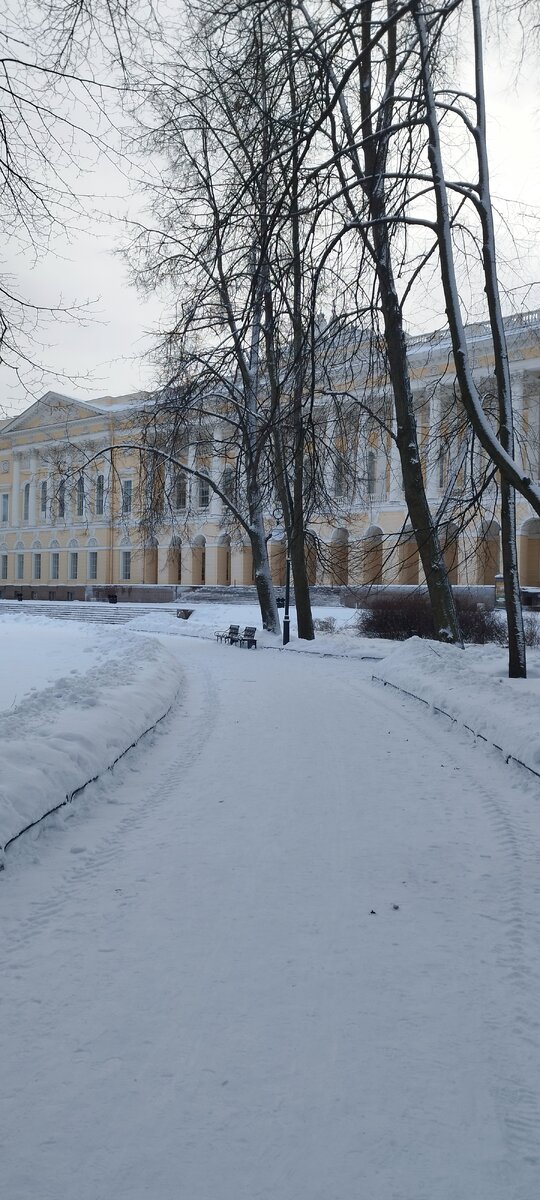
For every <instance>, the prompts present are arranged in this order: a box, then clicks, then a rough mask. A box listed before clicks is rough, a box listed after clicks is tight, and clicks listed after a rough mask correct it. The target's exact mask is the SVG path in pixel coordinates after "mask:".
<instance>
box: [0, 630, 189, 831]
mask: <svg viewBox="0 0 540 1200" xmlns="http://www.w3.org/2000/svg"><path fill="white" fill-rule="evenodd" d="M38 624H39V628H37V626H36V622H35V621H34V620H33V619H32V618H28V617H23V616H21V617H3V618H2V619H1V620H0V647H1V648H2V654H3V655H4V648H5V649H6V658H7V657H9V660H10V661H11V662H15V661H16V662H17V671H16V673H15V672H14V675H15V684H13V683H12V685H11V686H12V687H13V688H14V693H15V694H16V695H17V699H16V700H14V701H13V703H12V705H11V707H10V708H7V709H6V708H4V711H3V712H0V741H1V744H2V776H1V781H0V853H1V850H2V848H3V847H4V846H5V845H6V843H7V842H8V841H10V839H11V838H13V837H14V836H15V835H16V834H17V833H20V831H21V830H22V829H24V828H25V827H26V826H27V825H29V824H31V823H32V822H33V821H36V820H38V819H39V818H40V817H42V816H43V815H44V814H45V813H46V812H48V811H49V810H50V809H51V808H54V807H55V806H56V805H58V804H60V803H61V802H62V801H63V800H64V799H65V798H66V796H69V795H71V794H72V793H73V792H74V791H76V790H77V788H80V787H82V786H83V784H85V783H87V782H88V780H89V779H92V778H93V777H95V776H97V775H99V774H101V773H102V772H103V771H105V770H106V769H107V767H109V766H111V764H112V763H113V762H114V761H115V759H116V758H118V756H119V755H120V754H122V753H123V751H125V750H126V749H127V748H128V746H130V745H132V743H133V742H135V741H137V739H138V738H139V737H140V736H141V734H142V733H144V732H145V730H146V729H148V728H150V727H151V726H152V725H154V724H155V722H156V721H158V720H159V718H160V717H162V716H163V715H164V713H165V712H166V711H167V709H168V708H169V706H170V704H171V702H172V699H173V697H174V695H175V693H176V691H177V690H178V686H179V668H178V664H177V662H176V660H175V659H174V658H171V654H170V652H169V651H168V650H166V649H165V647H164V646H163V645H162V644H161V643H160V642H158V641H157V640H156V639H151V638H141V637H140V636H138V635H136V634H133V633H130V632H129V631H127V630H125V629H119V628H114V629H107V630H102V629H99V628H98V629H96V627H95V626H89V627H82V626H77V627H76V628H75V629H74V628H73V624H72V623H69V624H68V623H67V622H65V623H64V622H58V621H54V622H53V621H43V622H39V623H38ZM74 663H75V664H76V665H75V666H74V665H73V664H74ZM85 666H86V669H85ZM66 670H67V671H68V672H69V673H68V674H66ZM44 677H45V678H47V679H49V680H50V679H51V677H52V678H53V680H54V681H53V682H50V683H49V685H48V686H43V682H44ZM36 681H38V686H37V687H36V686H31V687H30V690H29V688H28V684H29V683H30V685H32V684H34V685H35V683H36ZM17 688H18V692H17V690H16V689H17ZM21 692H22V693H23V694H22V696H21V699H18V694H20V693H21ZM3 701H4V704H5V702H6V688H5V686H4V696H3Z"/></svg>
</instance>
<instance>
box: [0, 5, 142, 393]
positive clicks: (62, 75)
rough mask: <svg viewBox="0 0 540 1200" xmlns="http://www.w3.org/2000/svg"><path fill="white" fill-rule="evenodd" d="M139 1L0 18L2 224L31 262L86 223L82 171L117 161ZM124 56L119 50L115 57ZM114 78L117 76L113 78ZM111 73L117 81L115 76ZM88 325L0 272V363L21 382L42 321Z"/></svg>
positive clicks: (84, 314)
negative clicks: (119, 114) (120, 107)
mask: <svg viewBox="0 0 540 1200" xmlns="http://www.w3.org/2000/svg"><path fill="white" fill-rule="evenodd" d="M150 20H151V4H150V3H148V4H147V3H146V0H41V2H37V0H36V2H35V3H34V0H28V2H26V0H13V3H10V4H9V5H8V6H7V8H5V10H4V13H3V14H2V17H1V18H0V60H1V72H0V184H1V191H0V218H1V222H2V232H3V244H4V247H7V245H8V244H10V245H11V246H12V247H13V248H14V249H16V250H17V251H19V250H20V249H23V250H30V251H31V252H32V253H33V254H34V256H35V258H36V259H39V257H40V256H41V255H42V254H43V253H44V252H45V251H46V250H47V248H48V246H49V245H50V243H51V239H52V238H53V236H55V235H56V234H58V233H59V232H65V231H66V230H69V229H70V228H73V226H74V225H75V224H76V223H78V222H80V221H81V220H83V219H84V217H85V215H86V209H85V205H86V198H85V197H84V196H83V189H82V188H81V185H80V176H81V171H84V169H85V168H86V167H88V165H89V163H90V162H91V161H92V159H94V160H95V159H96V158H97V156H99V155H101V154H106V155H107V156H109V157H110V156H111V155H112V154H115V153H116V154H118V148H119V147H118V140H117V136H116V132H115V128H114V120H115V115H116V104H117V96H118V93H119V91H121V90H122V88H123V86H124V83H125V73H124V67H125V60H124V55H125V49H126V47H127V46H133V44H134V42H135V39H136V36H137V30H138V26H139V22H141V24H142V23H143V22H144V23H145V24H146V26H148V23H149V21H150ZM122 46H123V47H124V48H123V49H122ZM118 69H119V71H118ZM115 72H116V78H115V74H114V73H115ZM66 316H67V317H71V318H75V319H78V320H82V319H84V318H88V309H87V307H85V306H84V305H76V304H75V305H72V306H66V305H65V304H64V303H63V302H61V301H59V302H58V303H56V304H54V302H53V303H51V304H50V305H40V304H34V303H31V302H30V300H29V298H28V297H27V296H25V295H24V291H21V289H20V287H19V286H18V283H17V280H16V279H14V278H13V277H12V272H10V271H9V269H8V268H7V267H6V251H4V255H3V261H2V264H0V356H1V359H0V361H2V363H3V364H4V365H5V366H7V367H8V368H10V369H11V370H13V371H14V372H15V374H16V375H17V376H18V377H19V378H20V377H21V375H22V374H23V373H24V369H25V365H27V366H30V367H36V368H39V366H40V364H39V352H38V348H37V346H36V343H38V342H39V329H40V325H41V324H42V323H43V322H44V321H46V319H47V317H49V318H50V319H52V320H59V319H62V318H64V317H66Z"/></svg>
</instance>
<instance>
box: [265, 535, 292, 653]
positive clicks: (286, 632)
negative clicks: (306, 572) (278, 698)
mask: <svg viewBox="0 0 540 1200" xmlns="http://www.w3.org/2000/svg"><path fill="white" fill-rule="evenodd" d="M274 516H275V514H274ZM286 536H287V535H286V533H285V530H284V529H282V528H281V526H280V525H277V526H276V528H275V529H273V530H272V533H271V534H270V537H271V539H272V541H273V542H283V541H285V538H286ZM290 599H291V549H290V546H289V543H288V542H287V557H286V559H285V608H284V610H283V645H284V646H286V645H287V644H288V642H289V638H290V630H291V621H290V616H289V609H290Z"/></svg>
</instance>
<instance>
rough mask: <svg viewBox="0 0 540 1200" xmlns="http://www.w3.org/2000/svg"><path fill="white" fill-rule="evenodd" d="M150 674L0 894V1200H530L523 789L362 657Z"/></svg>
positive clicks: (261, 658)
mask: <svg viewBox="0 0 540 1200" xmlns="http://www.w3.org/2000/svg"><path fill="white" fill-rule="evenodd" d="M171 653H172V654H175V655H177V657H178V662H179V675H180V677H181V679H182V681H183V686H182V693H181V700H180V702H179V704H178V706H177V708H176V710H175V712H174V713H173V714H172V715H171V717H170V719H169V720H168V722H167V724H166V727H164V728H162V730H161V731H160V732H159V733H157V734H156V735H154V737H153V738H152V739H151V740H147V741H146V742H145V744H144V745H143V746H141V747H139V748H138V749H137V750H136V751H134V752H133V754H132V755H131V756H130V757H129V759H128V761H126V762H124V764H122V765H121V766H120V767H119V768H118V769H116V770H115V772H114V773H113V775H112V776H109V777H108V778H107V779H106V780H104V781H103V782H102V783H101V784H100V785H99V786H98V785H96V786H94V787H93V788H91V789H89V790H88V793H87V794H86V796H85V798H84V799H83V800H82V801H81V803H80V804H79V805H78V806H77V807H76V808H73V809H72V810H70V811H69V812H68V814H67V815H66V816H62V817H59V818H55V819H54V820H52V821H51V822H50V823H49V826H48V827H47V828H46V829H42V830H41V831H40V833H39V836H36V837H32V838H30V837H29V838H27V839H26V840H25V841H24V844H23V843H20V844H19V845H18V846H17V848H16V849H15V848H14V852H13V853H12V854H11V855H10V857H9V860H8V861H7V863H6V871H5V872H4V875H3V876H0V906H1V911H2V916H1V925H2V943H1V944H2V951H1V959H2V961H1V981H2V982H1V989H0V996H1V1006H0V1013H1V1023H0V1068H1V1076H2V1086H1V1089H0V1094H1V1099H0V1109H1V1114H0V1140H1V1142H2V1145H1V1177H2V1194H3V1195H5V1196H6V1198H8V1200H143V1198H145V1200H146V1198H148V1200H533V1197H534V1198H536V1197H537V1196H538V1195H539V1194H540V1154H539V1118H540V1071H539V1066H540V1055H539V1024H538V1022H539V1001H538V996H539V982H540V981H539V970H538V951H539V944H540V885H539V882H538V881H539V877H540V876H539V872H538V852H539V829H540V822H539V819H538V817H537V812H538V811H540V810H539V800H540V796H539V794H538V791H537V790H536V789H535V788H534V786H533V785H531V784H529V783H528V782H526V781H524V780H523V779H522V778H521V776H519V775H518V774H517V772H515V771H514V770H513V769H512V768H509V767H505V766H504V765H503V764H502V763H501V762H500V761H499V760H498V759H496V758H495V757H491V756H490V754H489V752H487V751H486V749H485V748H484V747H478V748H476V747H475V746H474V745H472V744H471V743H470V742H469V741H468V740H467V739H466V738H465V736H462V735H460V734H459V733H456V732H455V730H451V729H449V728H447V726H446V725H445V724H444V723H443V722H442V721H441V720H437V719H436V718H435V717H433V716H431V715H430V714H429V713H426V712H425V711H423V710H420V708H418V709H417V708H416V707H415V706H414V705H413V704H412V702H410V701H404V700H402V699H401V698H400V697H399V696H397V695H396V694H395V693H392V694H390V691H389V689H388V690H383V689H382V688H381V687H379V686H378V685H376V684H374V683H372V682H371V679H370V664H369V663H364V664H362V663H358V662H350V661H347V660H333V659H325V658H319V657H315V656H309V655H306V656H300V655H294V654H278V653H265V652H260V651H257V653H253V652H248V651H240V650H238V649H235V648H230V647H217V646H214V645H211V644H210V643H205V642H202V641H191V640H189V639H183V640H182V641H181V642H180V643H179V642H178V641H173V640H172V639H171ZM372 910H373V911H372Z"/></svg>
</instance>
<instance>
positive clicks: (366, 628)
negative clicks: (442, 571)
mask: <svg viewBox="0 0 540 1200" xmlns="http://www.w3.org/2000/svg"><path fill="white" fill-rule="evenodd" d="M456 605H457V610H458V614H459V620H460V624H461V630H462V633H463V639H464V641H465V642H471V643H474V644H475V645H480V646H482V645H485V643H486V642H496V643H497V644H499V645H505V644H506V641H507V630H506V624H505V621H504V620H503V618H502V617H501V615H500V613H498V612H493V611H490V610H488V609H486V608H484V606H483V605H481V604H477V603H476V601H475V600H473V599H472V598H469V597H468V596H456ZM357 629H358V632H359V633H360V634H362V635H363V636H364V637H379V638H390V639H392V640H395V641H404V640H405V639H406V638H409V637H421V638H434V637H435V629H434V625H433V619H432V615H431V607H430V603H429V597H428V596H427V595H426V594H422V593H419V592H413V593H412V594H410V595H407V594H405V593H403V594H399V595H396V593H395V592H394V593H387V594H385V593H381V594H379V595H377V596H373V597H371V598H370V599H368V600H367V601H366V606H365V608H364V609H363V610H362V611H361V612H359V614H358V622H357ZM539 636H540V635H539Z"/></svg>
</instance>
